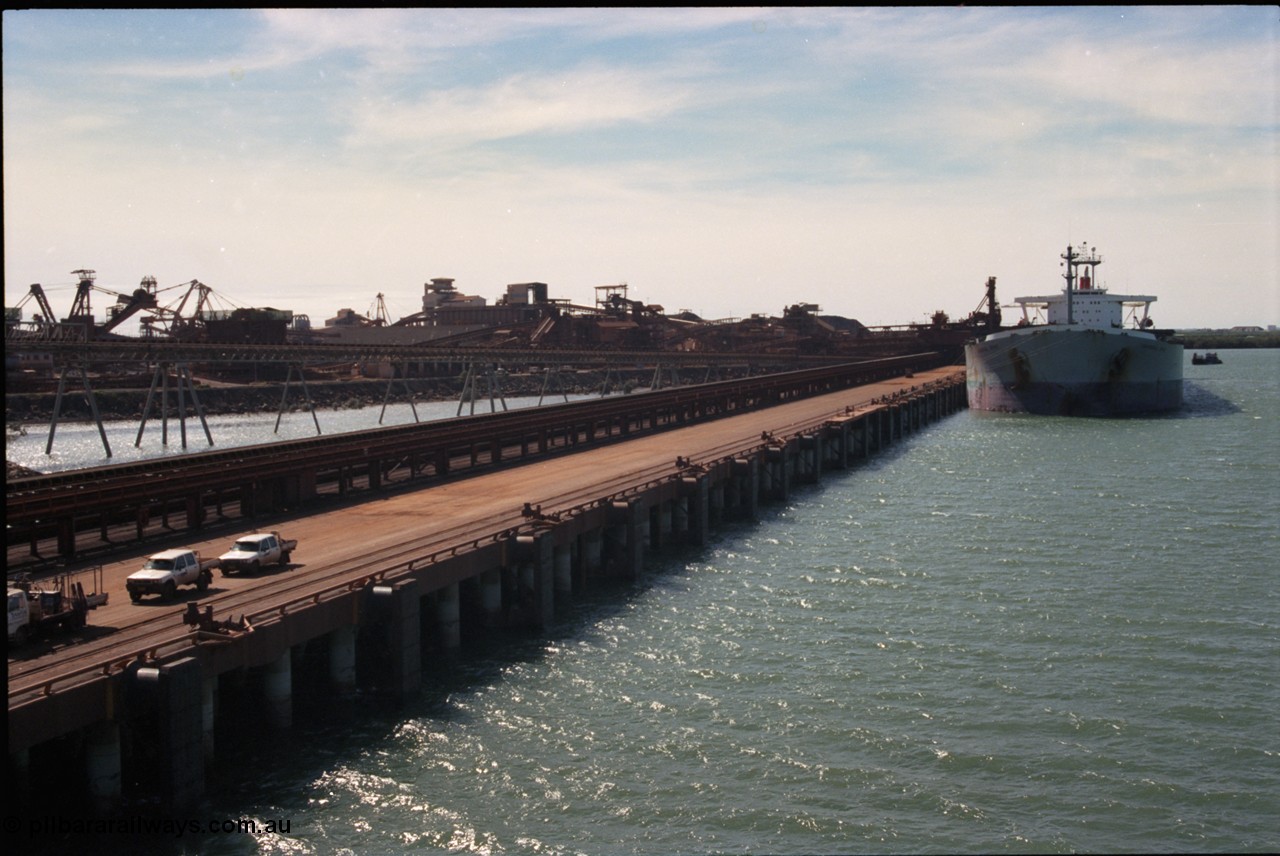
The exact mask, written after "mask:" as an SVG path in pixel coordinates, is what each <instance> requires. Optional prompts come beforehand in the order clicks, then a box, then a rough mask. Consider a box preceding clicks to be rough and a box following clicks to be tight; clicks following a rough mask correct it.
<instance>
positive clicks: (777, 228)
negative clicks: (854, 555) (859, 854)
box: [3, 5, 1280, 328]
mask: <svg viewBox="0 0 1280 856" xmlns="http://www.w3.org/2000/svg"><path fill="white" fill-rule="evenodd" d="M1278 33H1280V12H1278V11H1277V8H1276V7H1275V6H1270V5H1263V6H1204V7H1194V6H1193V7H1182V6H1179V7H1152V6H1140V7H1111V6H1108V7H1058V8H1054V7H1037V8H1009V7H991V8H984V7H975V8H970V7H957V8H937V7H914V8H913V7H893V8H865V7H857V8H840V7H819V8H794V7H787V8H780V9H770V8H763V7H751V8H741V9H733V8H686V9H657V8H648V9H627V8H604V9H440V10H410V9H357V10H305V9H302V10H275V9H273V10H265V9H257V10H255V9H240V10H234V9H233V10H125V11H112V10H89V9H81V10H28V11H5V12H4V19H3V76H4V79H3V85H4V88H3V94H4V99H3V118H4V127H3V131H4V136H3V144H4V162H3V163H4V252H5V260H4V273H5V305H6V306H15V305H17V304H18V303H19V302H20V301H22V300H23V299H24V298H27V295H28V294H29V287H30V284H31V283H37V282H38V283H41V285H42V287H43V288H44V290H45V292H46V294H47V295H48V298H49V301H50V303H51V304H52V307H53V309H54V310H55V312H57V313H58V314H59V315H60V316H61V315H63V314H65V313H67V312H68V311H69V310H70V308H71V303H72V300H73V298H74V290H75V283H76V281H77V277H76V276H75V275H74V274H73V273H72V271H76V270H79V269H82V268H88V269H93V270H95V271H96V275H97V285H98V286H99V288H100V289H103V290H105V291H106V292H118V293H126V294H127V293H130V292H132V291H133V290H134V289H135V288H137V287H138V285H139V283H140V281H141V279H142V278H143V277H145V276H154V277H155V278H156V280H157V282H158V283H159V286H160V288H161V289H162V291H161V296H160V301H161V303H162V304H164V305H171V306H173V305H176V304H177V302H178V301H179V300H180V299H181V297H182V296H183V295H185V293H186V290H187V285H188V284H189V283H190V282H191V281H193V280H199V281H200V282H201V283H204V284H206V285H208V286H210V287H211V288H212V289H213V292H214V295H215V305H216V306H217V307H219V308H232V307H238V306H257V307H262V306H270V307H275V308H279V309H290V310H292V311H293V312H294V313H300V314H306V315H308V316H309V317H310V319H311V322H312V324H313V326H320V325H321V324H322V323H323V321H324V319H327V318H331V317H332V316H334V315H335V314H336V313H337V310H338V309H340V308H350V309H354V310H355V311H356V312H359V313H362V314H371V313H372V312H374V311H375V310H376V307H377V298H378V295H379V294H381V295H383V302H384V304H385V306H386V309H387V312H388V314H389V316H390V317H391V318H392V319H393V320H394V319H395V318H398V317H401V316H403V315H408V314H411V313H414V312H417V311H420V310H421V308H422V296H423V284H424V283H426V282H427V281H429V280H431V279H432V278H436V277H450V278H453V279H454V280H455V285H456V287H457V289H458V290H459V291H460V292H463V293H465V294H472V295H480V296H482V297H485V298H487V299H488V300H489V301H490V302H493V301H494V300H495V299H496V298H498V297H499V296H501V295H502V294H504V293H505V290H506V285H507V284H508V283H523V282H533V281H537V282H545V283H548V285H549V292H550V296H551V297H553V298H560V299H565V300H569V301H571V302H573V303H576V304H582V305H587V306H590V305H593V304H594V303H595V298H596V288H597V287H598V286H606V285H620V284H626V285H627V287H628V297H630V298H631V299H633V300H641V301H643V302H645V303H648V304H656V305H660V306H662V307H663V308H664V309H665V311H667V312H669V313H674V312H678V311H680V310H684V309H687V310H691V311H693V312H696V313H697V314H699V315H701V316H702V317H704V318H707V319H721V318H742V317H747V316H749V315H752V314H755V313H763V314H766V315H774V316H776V315H781V314H782V312H783V310H784V309H785V308H786V307H787V306H789V305H792V304H794V303H800V302H805V303H813V304H817V305H818V306H820V307H821V309H822V312H823V313H825V314H833V315H842V316H845V317H848V318H855V319H857V320H859V321H861V322H862V323H864V324H867V325H891V324H909V323H917V322H926V321H928V320H929V318H930V316H931V315H932V314H933V313H934V312H935V311H937V310H942V311H945V312H947V313H948V314H950V315H951V316H952V317H963V316H965V315H967V314H968V313H969V312H971V311H973V310H974V309H976V308H978V305H979V304H980V303H981V301H982V299H983V296H984V283H985V282H986V279H987V277H989V276H995V277H997V289H998V297H999V298H1000V299H1001V301H1002V302H1004V303H1006V304H1007V303H1010V302H1011V301H1012V300H1013V298H1015V297H1017V296H1021V295H1042V294H1050V293H1054V292H1057V291H1058V290H1060V289H1061V288H1062V279H1061V269H1060V258H1059V256H1060V254H1061V253H1063V252H1064V251H1065V249H1066V246H1067V245H1068V244H1075V245H1079V244H1082V243H1083V244H1087V245H1088V246H1092V247H1096V248H1097V251H1098V252H1099V253H1100V254H1101V255H1102V256H1103V258H1104V260H1105V261H1104V264H1103V265H1102V266H1101V267H1100V268H1099V269H1098V273H1099V281H1100V284H1102V285H1104V286H1106V287H1108V288H1109V289H1110V290H1111V291H1112V292H1116V293H1125V294H1149V295H1155V296H1157V297H1158V301H1157V302H1156V304H1155V305H1154V306H1153V307H1152V310H1151V314H1152V318H1153V319H1154V321H1155V323H1156V325H1157V326H1159V327H1166V328H1167V327H1174V328H1198V327H1231V326H1237V325H1253V324H1258V325H1263V326H1266V325H1272V324H1280V158H1278V157H1277V155H1278V152H1277V140H1278V139H1280V137H1278V135H1277V130H1278V128H1277V126H1278V122H1277V119H1278V118H1280V117H1278V115H1277V113H1278V110H1280V107H1278V104H1280V60H1278V57H1277V35H1278ZM113 302H114V297H113V296H111V294H110V293H105V294H104V293H101V292H99V293H97V294H95V295H94V297H93V309H94V311H95V314H96V315H97V316H98V318H99V319H102V318H103V317H104V316H105V311H106V308H107V306H109V305H110V304H111V303H113ZM32 310H36V311H38V309H36V307H35V304H34V302H33V301H30V300H29V299H28V300H27V303H26V304H25V305H24V312H25V315H24V318H26V319H29V318H30V316H31V312H32ZM1009 314H1010V313H1008V312H1006V318H1007V317H1008V315H1009Z"/></svg>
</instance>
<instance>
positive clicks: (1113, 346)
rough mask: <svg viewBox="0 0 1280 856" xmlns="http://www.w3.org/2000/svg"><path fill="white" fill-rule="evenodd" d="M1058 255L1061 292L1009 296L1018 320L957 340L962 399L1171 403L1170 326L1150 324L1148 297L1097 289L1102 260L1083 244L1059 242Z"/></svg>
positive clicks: (1126, 410)
mask: <svg viewBox="0 0 1280 856" xmlns="http://www.w3.org/2000/svg"><path fill="white" fill-rule="evenodd" d="M1062 258H1063V260H1064V262H1065V265H1066V269H1067V272H1066V273H1065V274H1064V275H1063V278H1064V279H1066V281H1067V287H1066V288H1065V289H1064V290H1063V291H1062V293H1061V294H1055V295H1050V296H1045V297H1019V298H1017V299H1016V301H1015V302H1016V303H1017V304H1019V305H1021V306H1022V311H1023V320H1022V322H1021V323H1020V324H1019V325H1018V326H1016V327H1012V328H1009V329H1004V330H1000V331H998V332H995V333H991V334H989V335H987V336H984V337H982V338H980V339H978V340H976V341H972V342H969V343H968V344H966V345H965V349H964V353H965V371H966V379H967V390H968V399H969V407H970V408H971V409H974V410H988V411H1003V412H1013V413H1037V414H1047V415H1061V416H1124V415H1128V414H1139V413H1157V412H1161V411H1169V410H1177V409H1178V408H1180V407H1181V406H1182V363H1183V359H1182V346H1181V345H1175V344H1172V343H1170V342H1168V341H1167V339H1168V337H1169V336H1170V335H1171V334H1172V331H1158V330H1155V329H1153V328H1154V323H1153V322H1152V321H1151V319H1150V317H1149V311H1150V307H1151V304H1152V303H1154V302H1155V300H1156V298H1154V297H1151V296H1148V295H1121V294H1109V293H1108V292H1107V290H1106V289H1105V288H1101V287H1099V286H1098V285H1097V284H1096V278H1095V273H1096V269H1097V266H1098V265H1100V264H1102V258H1101V257H1100V256H1098V255H1097V253H1096V251H1095V249H1094V248H1092V247H1090V248H1088V249H1087V251H1086V249H1085V248H1084V247H1081V248H1080V249H1079V250H1077V249H1076V248H1075V247H1072V246H1070V245H1068V247H1067V251H1066V253H1065V254H1063V256H1062ZM1033 310H1034V312H1035V315H1036V316H1037V317H1036V318H1035V319H1033V317H1032V311H1033ZM1041 317H1042V318H1043V323H1038V322H1039V319H1040V318H1041ZM1126 320H1129V321H1130V326H1127V327H1126V326H1125V323H1126Z"/></svg>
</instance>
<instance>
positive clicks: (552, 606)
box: [8, 366, 966, 812]
mask: <svg viewBox="0 0 1280 856" xmlns="http://www.w3.org/2000/svg"><path fill="white" fill-rule="evenodd" d="M965 397H966V396H965V388H964V372H963V369H962V368H960V367H957V366H944V367H941V368H935V369H929V370H923V371H915V372H907V373H905V374H899V375H897V376H895V377H889V378H884V379H881V380H876V381H874V382H871V383H866V384H863V385H860V386H856V387H853V388H844V389H839V390H836V391H831V392H825V393H821V394H812V395H809V396H807V397H799V398H792V399H786V400H784V401H783V402H782V403H778V404H774V405H773V406H768V407H761V408H757V409H744V410H742V411H741V412H737V413H734V414H733V415H723V416H720V417H719V418H715V419H712V420H706V421H690V422H683V421H681V420H673V421H672V422H671V423H670V426H669V428H668V430H663V431H661V432H660V433H638V434H636V435H634V436H632V437H629V438H627V439H626V442H610V443H608V444H596V445H584V446H583V447H581V448H582V450H581V451H572V453H568V452H563V453H561V454H558V455H555V456H548V457H541V458H536V459H532V460H530V461H528V462H519V461H516V462H512V461H509V462H508V464H509V465H508V466H504V467H501V468H496V467H491V468H490V469H488V470H487V471H477V474H476V475H473V476H471V477H469V478H464V479H450V480H445V481H442V482H439V483H436V484H434V486H431V487H420V488H416V489H408V488H406V489H405V490H402V491H395V492H386V491H383V492H379V493H372V494H364V495H363V496H364V497H365V501H363V502H358V503H354V502H353V503H343V504H339V505H337V506H334V507H330V508H328V509H326V510H312V511H310V512H309V513H303V512H295V513H293V514H288V513H285V512H279V513H277V514H276V515H275V516H273V517H272V518H271V519H270V522H269V524H267V526H266V527H264V528H272V529H279V530H280V531H281V534H282V535H284V536H285V537H288V538H296V539H298V542H299V545H298V548H297V550H296V552H295V554H294V560H293V563H292V564H291V565H290V566H289V567H288V568H282V569H280V570H278V571H274V572H266V573H263V574H261V575H257V576H249V577H221V578H215V583H214V585H213V586H212V587H211V588H210V589H209V590H208V591H207V592H205V593H203V594H200V595H197V594H196V593H195V592H191V593H190V594H188V595H182V596H180V597H179V599H178V601H177V602H169V603H163V604H151V603H141V604H131V603H129V600H128V597H127V596H126V595H124V593H123V579H124V577H125V576H127V575H128V574H129V573H131V572H132V571H133V570H135V569H136V568H137V565H138V561H137V555H138V553H137V552H135V553H134V555H133V556H132V557H130V558H128V559H124V560H115V561H111V562H108V563H104V564H103V574H104V580H105V585H106V588H107V590H108V591H110V592H111V594H112V595H113V596H112V598H111V601H110V603H109V604H108V605H106V606H103V607H100V608H99V609H98V610H96V611H95V612H94V613H92V614H91V623H90V626H89V627H87V628H85V629H84V630H83V631H80V632H79V633H78V634H76V636H75V638H72V639H56V640H52V641H51V643H50V644H46V645H45V646H44V647H39V646H33V650H31V651H28V652H26V653H25V654H24V655H22V656H21V658H15V656H14V653H15V652H13V651H12V650H11V651H10V659H9V708H8V710H9V725H8V732H9V752H10V773H11V775H13V776H16V777H17V779H16V780H17V781H19V782H20V783H21V782H24V781H29V779H30V778H31V775H32V773H33V772H34V771H36V770H41V769H48V768H49V767H51V766H54V765H58V766H60V767H61V768H64V769H68V770H70V771H72V772H71V773H70V774H69V775H71V776H72V777H73V778H74V779H75V780H76V786H75V789H76V790H78V791H79V792H82V793H84V794H85V795H86V796H87V797H88V798H89V799H90V800H91V801H92V804H93V806H94V807H95V809H96V810H98V811H103V812H105V811H111V810H114V809H115V808H116V807H118V806H119V805H120V804H121V803H122V801H134V800H141V799H159V800H160V801H162V802H163V803H164V804H166V805H168V806H170V807H183V806H190V805H193V804H194V803H195V802H196V801H197V800H198V799H199V798H200V796H201V795H202V794H203V792H204V789H205V770H206V765H207V764H209V763H212V761H213V760H214V759H215V758H216V751H215V748H216V747H215V745H214V742H215V741H214V735H215V726H216V724H217V722H218V720H219V718H220V717H222V716H224V715H225V716H232V715H234V712H233V711H231V710H229V709H228V704H229V702H227V700H226V699H227V698H241V699H243V698H245V697H246V694H248V697H250V698H252V699H253V700H254V702H253V703H254V705H255V710H256V711H257V712H258V716H257V719H256V721H257V722H258V723H262V722H263V721H265V722H266V723H267V724H268V725H269V726H270V727H273V728H278V729H287V728H289V727H290V726H291V724H292V721H293V699H294V696H295V692H296V691H298V690H299V686H298V683H299V682H301V681H304V680H305V681H314V682H319V683H320V684H322V687H321V691H322V692H324V693H326V694H331V695H333V696H335V697H337V696H349V695H350V694H352V693H355V692H357V691H359V692H370V693H378V694H381V695H386V696H390V697H392V698H404V697H407V696H410V695H412V694H414V693H416V692H417V691H418V690H419V689H420V688H421V687H422V685H423V680H424V678H423V674H424V668H425V669H426V670H427V671H428V672H429V671H430V667H431V665H432V663H433V662H435V661H444V662H447V661H448V660H449V659H450V658H452V657H453V656H455V655H456V653H457V652H458V651H459V650H460V649H461V648H462V647H463V645H464V643H465V642H467V641H468V640H472V639H479V638H484V637H485V636H486V635H488V634H491V633H500V632H502V631H504V630H508V629H522V630H532V631H541V630H545V629H546V628H548V627H549V626H550V625H551V624H552V623H553V621H554V619H555V615H556V608H557V604H563V603H566V602H568V601H569V599H571V598H572V597H573V596H574V594H575V593H581V592H583V591H587V590H590V589H592V588H593V587H596V586H599V585H601V584H605V583H610V582H615V583H616V582H617V581H627V580H634V579H636V578H639V577H641V576H642V574H643V568H644V563H645V558H646V556H647V555H650V554H653V553H655V552H657V551H660V550H662V549H664V548H666V547H668V546H671V545H678V544H683V545H691V546H692V547H694V548H697V547H698V546H701V545H704V544H705V543H706V542H707V539H708V536H709V533H710V532H711V531H712V529H713V528H714V527H715V526H716V525H717V524H719V523H720V522H721V521H724V520H729V519H751V518H753V517H754V516H755V515H756V514H757V513H758V510H759V508H760V506H761V505H762V504H763V503H768V502H776V501H785V500H786V499H787V497H788V495H789V493H790V491H791V489H792V487H793V486H794V485H796V484H801V483H812V482H816V481H818V480H820V479H821V477H822V476H823V475H824V474H825V473H828V472H831V471H837V470H843V469H846V468H848V467H851V466H854V465H856V463H857V462H859V461H862V460H865V459H866V458H868V457H870V456H872V455H874V454H875V453H877V452H878V451H880V450H883V449H885V448H888V447H889V446H891V445H892V444H894V443H895V442H897V441H898V440H900V439H901V438H903V437H905V436H907V435H909V434H911V433H913V432H916V431H918V430H920V429H921V428H923V427H925V426H926V425H928V424H930V423H932V422H934V421H936V420H938V419H941V418H943V417H945V416H947V415H949V414H952V413H954V412H956V411H958V410H960V409H963V408H964V407H965ZM495 448H496V447H495ZM262 523H263V521H261V520H258V521H255V525H261V524H262ZM210 534H211V533H209V532H203V531H201V530H199V529H198V528H191V529H189V530H188V531H187V532H186V536H187V538H188V540H187V542H186V543H185V546H189V547H192V548H195V549H198V550H200V551H201V552H202V554H204V555H206V556H216V555H218V554H219V553H221V552H222V551H223V550H224V549H225V547H226V544H227V543H228V542H229V541H230V540H231V539H230V538H222V539H218V540H208V536H209V535H210ZM202 539H204V540H202ZM317 664H318V665H317ZM68 758H70V759H72V760H71V762H70V763H68V761H67V759H68Z"/></svg>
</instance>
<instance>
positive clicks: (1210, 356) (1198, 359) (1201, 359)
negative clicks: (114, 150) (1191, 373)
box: [1191, 351, 1222, 366]
mask: <svg viewBox="0 0 1280 856" xmlns="http://www.w3.org/2000/svg"><path fill="white" fill-rule="evenodd" d="M1191 365H1193V366H1220V365H1222V360H1220V359H1219V358H1218V354H1217V352H1216V351H1205V352H1204V355H1203V356H1201V355H1200V354H1192V355H1191Z"/></svg>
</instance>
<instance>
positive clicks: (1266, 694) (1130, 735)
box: [168, 350, 1280, 854]
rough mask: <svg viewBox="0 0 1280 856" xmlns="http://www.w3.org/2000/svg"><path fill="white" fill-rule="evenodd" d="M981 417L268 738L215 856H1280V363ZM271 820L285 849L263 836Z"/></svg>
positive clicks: (1247, 363) (1249, 355)
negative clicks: (1070, 415) (1178, 391)
mask: <svg viewBox="0 0 1280 856" xmlns="http://www.w3.org/2000/svg"><path fill="white" fill-rule="evenodd" d="M1221 353H1222V356H1223V359H1224V364H1223V365H1219V366H1192V365H1191V364H1190V353H1188V354H1187V355H1186V359H1187V368H1186V378H1187V380H1186V406H1185V408H1184V409H1183V411H1182V412H1180V413H1177V414H1171V415H1166V416H1160V417H1156V418H1140V419H1123V420H1095V419H1066V418H1050V417H1035V416H1022V415H1011V414H987V413H974V412H962V413H960V414H958V415H955V416H951V417H948V418H947V419H945V420H944V421H942V422H940V423H936V424H934V425H932V426H930V427H928V428H927V429H925V430H924V431H922V432H920V433H918V434H916V435H914V436H911V437H909V438H907V439H906V440H905V441H903V442H902V443H900V444H899V445H897V446H896V447H894V448H892V449H891V450H889V451H888V452H886V453H884V454H881V455H880V456H879V457H876V458H874V459H872V460H871V461H870V462H868V463H866V464H864V465H862V466H859V467H858V468H856V469H853V470H850V471H848V472H846V473H838V474H829V475H828V476H827V477H825V478H824V480H823V482H822V483H821V484H819V485H816V486H812V487H807V488H804V489H801V490H799V491H796V492H794V493H793V495H792V496H791V498H790V500H789V502H788V503H787V504H786V505H775V506H766V507H765V508H764V509H763V511H762V515H761V518H760V519H759V521H758V522H756V523H753V524H746V523H740V524H734V525H732V526H729V527H726V528H722V529H720V530H719V531H718V532H717V533H716V535H715V537H714V539H713V541H712V543H711V544H710V545H709V546H708V547H707V548H705V549H704V550H701V551H697V552H686V553H677V554H669V555H664V556H662V557H660V558H658V559H657V560H655V561H652V562H651V563H650V564H649V566H648V568H647V573H646V576H645V579H643V580H642V581H641V582H640V583H638V584H636V585H634V586H630V587H627V588H624V589H618V590H614V591H603V592H596V593H593V594H592V595H590V596H589V597H586V598H583V599H580V600H578V601H576V602H575V603H574V605H573V606H572V608H570V609H568V610H566V611H564V613H563V614H562V616H561V618H560V621H559V622H558V624H557V626H556V627H555V628H554V629H553V630H552V631H551V632H550V633H548V634H547V635H545V636H542V637H538V638H522V639H517V640H512V641H510V642H508V643H506V644H503V645H495V646H494V647H492V648H491V649H485V650H479V651H477V650H471V651H470V652H469V653H467V654H466V655H465V656H464V657H463V658H462V660H461V661H460V662H458V663H457V664H455V665H454V666H452V667H451V668H449V669H441V670H440V671H439V673H438V674H436V675H434V676H433V677H432V678H431V679H430V680H429V682H428V686H427V689H426V690H425V691H424V692H423V693H422V695H421V696H420V697H419V698H417V699H415V700H414V701H412V702H410V703H408V704H406V705H403V706H401V707H396V708H391V707H382V706H370V707H369V708H368V709H366V710H356V711H351V710H344V711H341V712H334V711H330V710H328V709H325V708H324V706H323V705H311V706H309V707H306V706H302V705H299V707H300V708H302V709H299V710H298V711H297V712H296V714H295V715H296V718H297V720H298V727H297V728H296V729H295V733H294V734H292V735H291V736H290V737H288V738H286V739H281V740H271V739H267V738H263V737H259V736H254V735H246V739H245V743H244V746H243V747H239V746H237V747H233V748H230V749H228V746H227V744H228V739H227V737H226V736H225V735H224V734H221V733H220V735H219V741H220V743H219V747H220V751H221V750H223V749H228V752H227V755H228V758H229V760H228V761H227V762H225V763H224V764H223V766H222V768H221V769H219V770H218V772H217V774H216V776H214V777H212V781H211V792H210V795H209V797H208V799H207V802H206V804H205V805H204V806H202V808H201V811H200V816H202V817H208V818H247V819H252V820H254V821H255V822H257V823H258V824H260V828H259V831H258V833H257V834H227V835H205V836H203V837H202V838H199V839H195V838H190V837H188V838H186V839H185V840H181V841H179V842H176V843H174V844H172V845H168V847H169V849H173V850H174V852H205V853H227V854H248V853H303V854H313V853H314V854H345V853H350V854H392V853H405V852H410V853H442V852H462V853H472V852H476V853H494V854H496V853H518V854H576V853H582V854H668V853H680V854H718V853H746V854H755V853H787V854H791V853H794V854H801V853H806V854H808V853H992V852H1014V853H1041V852H1051V853H1057V852H1098V853H1103V852H1105V853H1132V852H1141V853H1149V852H1194V853H1199V852H1221V853H1237V852H1272V853H1274V852H1276V851H1280V820H1278V818H1280V714H1278V713H1277V711H1280V597H1278V596H1277V580H1278V579H1280V351H1277V350H1264V351H1225V352H1221ZM268 823H275V824H277V825H278V826H280V827H282V828H283V827H285V826H287V831H274V832H268V831H266V825H267V824H268Z"/></svg>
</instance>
